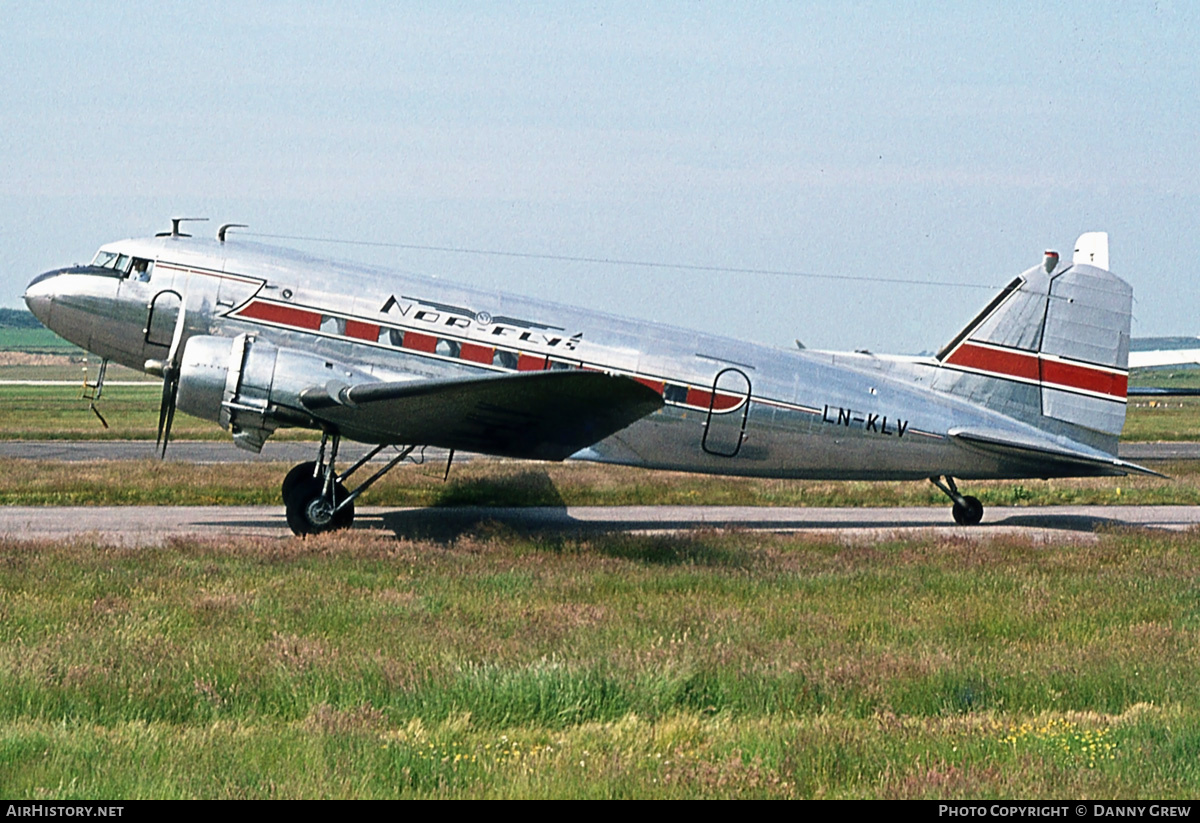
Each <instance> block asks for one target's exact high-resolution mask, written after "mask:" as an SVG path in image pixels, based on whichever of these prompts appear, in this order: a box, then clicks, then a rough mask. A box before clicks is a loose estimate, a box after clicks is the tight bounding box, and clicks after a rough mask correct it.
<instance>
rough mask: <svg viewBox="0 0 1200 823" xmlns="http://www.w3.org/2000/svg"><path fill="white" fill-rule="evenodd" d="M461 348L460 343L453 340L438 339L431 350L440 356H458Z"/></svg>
mask: <svg viewBox="0 0 1200 823" xmlns="http://www.w3.org/2000/svg"><path fill="white" fill-rule="evenodd" d="M461 350H462V345H461V344H460V343H458V342H456V341H454V340H438V341H437V346H436V347H434V350H433V351H434V353H435V354H440V355H441V356H442V357H458V353H459V351H461Z"/></svg>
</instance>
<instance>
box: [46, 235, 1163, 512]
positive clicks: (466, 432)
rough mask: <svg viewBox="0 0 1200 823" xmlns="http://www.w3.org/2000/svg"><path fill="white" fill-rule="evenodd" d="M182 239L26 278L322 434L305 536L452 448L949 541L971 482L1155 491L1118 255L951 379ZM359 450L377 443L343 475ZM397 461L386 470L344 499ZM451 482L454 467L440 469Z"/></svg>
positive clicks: (999, 301) (308, 480)
mask: <svg viewBox="0 0 1200 823" xmlns="http://www.w3.org/2000/svg"><path fill="white" fill-rule="evenodd" d="M183 220H184V218H173V219H172V226H171V230H170V231H168V232H163V233H161V234H157V235H155V236H153V237H148V238H142V239H128V240H121V241H117V242H113V243H108V244H106V245H103V246H101V248H100V250H99V251H98V252H97V253H96V255H95V257H94V258H93V259H92V261H91V262H90V263H89V264H87V265H77V266H72V267H69V268H63V269H56V270H54V271H48V272H46V273H45V274H42V275H40V276H38V277H36V278H34V279H33V280H32V281H31V282H30V284H29V286H28V288H27V289H26V291H25V295H24V299H25V302H26V303H27V305H28V306H29V308H30V310H31V311H32V312H33V313H34V315H36V316H37V317H38V319H39V320H41V322H42V323H44V324H45V325H46V326H47V327H49V328H50V329H52V330H54V331H55V332H57V333H58V334H60V335H61V336H63V337H65V338H66V339H67V340H69V341H71V342H73V343H75V344H77V345H79V346H81V347H82V348H84V349H86V350H87V351H89V352H92V353H94V354H97V355H99V356H100V357H101V358H103V359H104V360H103V361H102V362H107V361H110V360H111V361H115V362H118V363H121V364H124V365H126V366H129V367H131V368H134V369H140V370H144V371H145V372H147V373H150V374H153V375H157V376H161V377H162V378H163V390H162V402H161V407H160V414H159V425H158V443H159V445H158V448H159V449H161V452H160V454H161V455H165V453H166V447H167V443H168V441H169V439H170V430H171V426H172V421H173V419H174V415H175V411H176V409H179V410H182V411H184V412H186V413H188V414H191V415H194V416H196V417H200V418H204V419H207V420H212V421H214V422H216V423H218V424H219V425H220V426H221V427H222V428H224V429H226V430H227V431H229V432H230V433H231V436H232V439H233V442H234V443H235V444H236V445H237V446H239V447H242V448H245V449H249V450H252V451H256V452H257V451H259V450H261V449H262V447H263V444H264V443H265V441H266V440H267V439H268V438H269V437H270V436H271V435H272V434H273V433H274V432H275V431H276V430H277V429H279V428H282V427H303V428H309V429H315V430H319V431H320V432H321V433H322V436H321V440H320V444H319V446H317V447H316V459H315V460H312V461H306V462H303V463H301V464H299V465H297V466H295V467H294V468H292V469H291V471H290V472H288V473H287V476H286V477H285V478H284V480H283V483H282V489H281V491H282V497H283V503H284V508H285V511H286V515H287V522H288V525H289V526H290V527H291V529H292V531H293V532H294V533H296V534H297V535H307V534H314V533H317V532H323V531H327V530H331V529H337V528H345V527H348V526H350V525H351V523H352V522H353V520H354V503H355V501H356V500H357V499H358V498H359V496H360V495H361V494H362V493H363V492H364V491H365V490H366V489H367V488H369V487H370V486H371V485H372V484H373V483H375V482H376V481H377V480H378V479H379V478H380V477H382V476H383V475H384V474H386V473H387V472H388V471H390V470H391V469H392V468H394V467H395V466H396V465H398V464H399V463H400V462H401V461H402V460H404V459H405V458H408V457H409V456H410V455H412V453H413V451H414V449H418V448H422V447H427V446H436V447H442V448H445V449H449V450H451V458H450V459H451V460H452V459H453V453H454V450H458V451H470V452H476V453H482V454H486V455H496V456H501V457H511V458H528V459H537V460H551V461H561V460H564V459H567V458H572V459H576V460H591V461H598V462H602V463H614V464H623V465H630V466H641V467H648V468H654V469H665V470H675V471H687V472H703V473H712V474H718V475H740V476H753V477H771V478H797V479H805V478H807V479H833V480H921V479H929V481H930V482H932V483H933V484H934V485H936V486H937V487H938V488H939V489H941V490H942V492H944V493H945V494H946V496H947V497H948V498H949V499H950V501H951V502H952V507H951V511H952V515H953V518H954V520H955V522H957V523H959V524H962V525H975V524H977V523H979V522H980V521H981V520H982V518H983V505H982V504H981V503H980V502H979V500H978V499H977V498H975V497H971V496H968V495H964V494H963V493H962V492H960V491H959V488H958V485H957V482H956V480H957V481H961V480H979V479H988V478H1050V477H1077V476H1095V475H1116V476H1120V475H1124V474H1127V473H1130V472H1138V473H1146V474H1156V472H1152V471H1150V470H1148V469H1145V468H1142V467H1140V466H1137V465H1135V464H1133V463H1129V462H1126V461H1124V460H1121V459H1120V458H1118V457H1117V437H1118V435H1119V434H1120V432H1121V429H1122V426H1123V425H1124V420H1125V409H1126V396H1127V374H1128V372H1127V365H1128V357H1129V339H1130V338H1129V332H1130V317H1131V308H1132V289H1131V288H1130V286H1129V285H1128V284H1127V283H1126V282H1125V281H1123V280H1121V279H1120V278H1119V277H1117V276H1116V275H1114V274H1112V273H1111V272H1109V271H1108V235H1107V234H1106V233H1103V232H1088V233H1086V234H1083V235H1082V236H1081V237H1080V238H1079V240H1078V242H1077V244H1076V249H1075V254H1074V257H1073V260H1072V262H1071V263H1070V264H1067V265H1060V264H1059V259H1058V254H1057V253H1055V252H1046V253H1045V255H1044V256H1043V259H1042V262H1041V264H1039V265H1035V266H1034V267H1032V268H1030V269H1029V270H1028V271H1025V272H1024V273H1022V274H1020V275H1019V276H1017V277H1015V278H1014V279H1013V280H1012V281H1011V282H1009V283H1008V284H1007V285H1006V286H1004V288H1003V289H1001V290H1000V292H999V293H998V294H997V295H996V296H995V297H994V298H993V299H992V300H991V301H990V302H989V303H988V304H987V305H986V306H985V307H984V308H983V310H982V311H981V312H979V314H978V315H977V316H975V318H974V319H972V320H971V322H970V323H968V324H967V325H966V326H965V327H964V328H963V329H962V331H960V332H959V333H958V334H957V335H955V337H954V338H953V339H952V340H951V341H950V342H949V343H948V344H947V345H946V346H944V347H943V348H942V349H940V350H939V351H938V352H937V354H936V355H933V356H920V357H911V356H887V355H879V354H872V353H869V352H830V351H818V350H811V349H803V348H800V347H798V348H796V349H776V348H772V347H768V346H763V345H758V344H753V343H747V342H739V341H737V340H734V339H729V338H726V337H722V336H718V335H715V334H709V333H705V332H699V331H689V330H686V329H682V328H674V327H671V326H667V325H660V324H657V323H649V322H644V321H639V320H632V319H623V318H620V317H616V316H613V315H610V314H605V313H601V312H599V311H593V310H589V309H585V308H573V307H569V306H565V305H558V304H554V303H549V302H545V301H542V300H537V299H534V298H530V297H521V296H516V295H512V294H503V293H499V292H496V291H491V290H484V289H477V288H470V287H467V286H463V285H452V284H448V283H446V282H444V281H442V280H440V279H435V278H432V277H424V276H418V275H411V274H399V273H396V272H392V271H388V270H386V269H380V268H374V267H367V266H361V265H355V264H351V263H344V262H334V261H330V260H324V259H317V258H314V257H310V256H308V255H305V254H301V253H298V252H295V251H290V250H286V249H280V248H275V247H271V246H266V245H262V244H259V243H254V242H245V241H244V240H241V239H238V238H236V237H235V236H229V235H228V232H229V230H230V229H232V228H235V227H243V226H241V225H240V224H226V225H223V226H221V228H220V229H219V230H218V232H217V237H216V239H200V238H196V237H192V236H191V235H189V234H186V233H184V232H183V231H181V223H182V222H183ZM343 438H348V439H350V440H353V441H359V442H362V443H367V444H372V445H374V446H375V448H374V449H373V450H372V451H370V452H368V454H367V455H366V457H364V458H363V459H361V460H359V461H357V462H355V463H354V464H353V465H351V466H349V467H347V468H345V469H341V468H340V467H339V465H338V462H337V461H338V449H339V444H340V443H341V441H342V439H343ZM389 447H391V448H392V449H393V450H394V451H393V452H389V453H387V454H388V455H389V456H390V457H391V459H390V460H388V461H387V462H386V464H385V465H383V467H382V468H379V469H378V470H377V471H375V472H374V473H373V474H371V476H370V477H368V478H367V479H366V480H364V481H363V482H361V483H359V484H358V486H357V487H356V488H354V489H353V490H351V489H349V488H348V487H347V483H348V481H349V479H350V477H351V475H353V474H354V473H356V472H357V471H358V470H360V469H362V468H363V467H364V466H365V465H366V464H367V462H368V461H369V460H370V459H372V458H374V457H375V456H376V455H378V454H379V453H380V452H383V451H384V450H385V449H387V448H389ZM448 469H449V464H448V465H447V470H448Z"/></svg>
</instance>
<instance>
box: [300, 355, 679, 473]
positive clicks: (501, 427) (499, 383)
mask: <svg viewBox="0 0 1200 823" xmlns="http://www.w3.org/2000/svg"><path fill="white" fill-rule="evenodd" d="M300 402H301V403H303V404H304V407H305V408H306V409H308V411H309V413H311V414H312V415H313V416H314V417H316V418H318V419H319V420H323V421H325V422H328V423H332V424H333V425H335V426H337V427H338V429H339V430H340V431H341V432H342V433H343V434H344V435H346V436H347V437H350V438H352V439H354V440H362V441H365V442H376V443H409V444H412V443H416V444H420V445H425V446H441V447H443V448H450V449H460V450H463V451H475V452H481V453H484V454H494V455H498V456H501V457H521V458H533V459H538V460H562V459H564V458H566V457H569V456H570V455H572V454H574V453H575V452H577V451H579V450H580V449H582V448H585V447H587V446H590V445H592V444H593V443H597V442H599V441H600V440H603V439H604V438H606V437H608V436H609V435H611V434H614V433H616V432H618V431H620V430H621V429H623V428H625V427H626V426H628V425H629V424H631V423H633V422H634V421H636V420H640V419H641V418H643V417H645V416H646V415H648V414H651V413H653V412H655V411H657V410H658V409H660V408H662V405H663V400H662V397H661V396H660V395H659V394H658V393H656V392H655V391H654V390H653V389H650V388H648V387H646V386H644V385H642V384H641V383H638V382H637V381H636V380H633V379H632V378H629V377H622V376H617V375H610V374H603V373H601V372H589V371H561V372H531V373H527V374H504V375H497V376H494V377H493V376H489V377H472V378H465V379H455V380H424V381H412V382H403V383H362V384H359V385H356V386H315V387H312V388H309V389H306V390H305V391H304V392H302V393H301V395H300Z"/></svg>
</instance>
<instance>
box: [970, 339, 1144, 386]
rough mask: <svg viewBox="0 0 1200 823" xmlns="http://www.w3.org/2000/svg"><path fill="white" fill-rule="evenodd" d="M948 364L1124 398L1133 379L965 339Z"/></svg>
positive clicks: (1091, 367) (1112, 372)
mask: <svg viewBox="0 0 1200 823" xmlns="http://www.w3.org/2000/svg"><path fill="white" fill-rule="evenodd" d="M946 364H947V365H950V366H960V367H962V368H964V369H976V370H978V371H985V372H991V373H992V374H996V375H999V376H1002V377H1015V378H1018V379H1020V380H1029V381H1032V382H1036V383H1044V384H1049V385H1051V386H1062V387H1064V388H1067V389H1078V390H1080V391H1087V392H1094V393H1096V394H1107V395H1109V396H1111V397H1121V398H1123V397H1125V396H1126V395H1127V394H1128V386H1129V379H1128V377H1127V376H1126V375H1125V374H1123V373H1120V372H1114V371H1109V370H1108V369H1103V368H1099V367H1097V366H1088V365H1084V364H1082V363H1068V362H1065V361H1063V360H1054V359H1048V358H1042V357H1039V356H1038V355H1036V354H1034V353H1033V352H1018V351H1009V350H1005V349H993V348H990V347H987V346H977V345H974V344H972V343H964V344H962V345H961V346H959V347H958V348H957V349H955V350H954V351H953V352H952V353H951V354H950V356H949V357H948V358H946Z"/></svg>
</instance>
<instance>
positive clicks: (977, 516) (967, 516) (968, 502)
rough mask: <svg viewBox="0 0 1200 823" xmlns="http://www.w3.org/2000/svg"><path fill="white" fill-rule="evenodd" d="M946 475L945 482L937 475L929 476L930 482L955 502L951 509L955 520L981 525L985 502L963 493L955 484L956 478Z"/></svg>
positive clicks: (962, 523) (964, 523) (966, 524)
mask: <svg viewBox="0 0 1200 823" xmlns="http://www.w3.org/2000/svg"><path fill="white" fill-rule="evenodd" d="M945 477H946V482H945V483H942V482H941V479H940V478H937V477H931V478H929V482H930V483H932V484H933V485H935V486H937V487H938V488H939V489H941V490H942V491H943V492H945V494H946V496H947V497H949V498H950V499H951V500H952V501H953V502H954V506H953V507H952V508H951V509H950V514H951V515H953V517H954V522H955V523H957V524H958V525H960V526H977V525H979V522H980V521H981V520H983V504H982V503H980V502H979V498H978V497H970V496H969V495H963V494H962V493H961V492H959V490H958V486H957V485H955V483H954V478H953V477H951V476H950V475H946V476H945Z"/></svg>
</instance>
